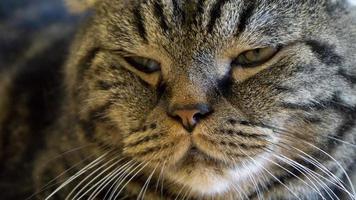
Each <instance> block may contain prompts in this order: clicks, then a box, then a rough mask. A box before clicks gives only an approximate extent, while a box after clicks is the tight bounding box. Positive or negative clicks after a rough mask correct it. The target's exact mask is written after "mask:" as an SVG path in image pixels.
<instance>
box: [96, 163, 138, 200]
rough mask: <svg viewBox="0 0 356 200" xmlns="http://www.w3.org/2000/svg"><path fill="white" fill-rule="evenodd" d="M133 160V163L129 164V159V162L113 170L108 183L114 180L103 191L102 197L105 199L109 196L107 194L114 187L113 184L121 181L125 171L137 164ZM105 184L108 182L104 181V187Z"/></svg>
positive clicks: (115, 184)
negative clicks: (104, 191) (105, 190)
mask: <svg viewBox="0 0 356 200" xmlns="http://www.w3.org/2000/svg"><path fill="white" fill-rule="evenodd" d="M133 162H134V163H133V164H130V163H131V161H130V163H126V164H124V165H123V166H121V167H120V168H119V169H117V170H116V171H115V172H114V175H113V176H112V177H111V178H110V181H109V183H110V182H112V181H114V182H113V183H112V184H111V186H110V188H109V189H108V190H107V192H106V193H105V196H104V199H106V197H109V195H111V193H110V191H111V190H113V188H114V187H115V186H117V183H118V182H119V181H121V179H122V178H123V177H124V176H125V175H126V173H125V172H126V171H129V173H130V170H131V169H132V168H135V167H134V166H135V165H137V162H136V161H133ZM107 184H108V183H106V184H105V186H104V187H106V185H107ZM104 187H103V188H104ZM115 188H116V187H115Z"/></svg>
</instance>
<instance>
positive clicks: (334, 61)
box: [305, 40, 343, 65]
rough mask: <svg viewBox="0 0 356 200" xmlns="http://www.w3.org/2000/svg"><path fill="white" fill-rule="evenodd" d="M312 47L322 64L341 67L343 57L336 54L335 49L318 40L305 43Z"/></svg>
mask: <svg viewBox="0 0 356 200" xmlns="http://www.w3.org/2000/svg"><path fill="white" fill-rule="evenodd" d="M305 43H306V44H307V45H308V46H310V47H311V50H312V51H313V53H314V54H316V56H317V57H318V59H319V60H320V62H322V63H324V64H326V65H341V64H342V60H343V59H342V57H341V56H339V55H338V54H337V53H336V52H335V47H334V46H332V45H329V44H326V43H322V42H319V41H317V40H308V41H306V42H305Z"/></svg>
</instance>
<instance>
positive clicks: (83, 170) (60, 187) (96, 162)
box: [45, 152, 110, 200]
mask: <svg viewBox="0 0 356 200" xmlns="http://www.w3.org/2000/svg"><path fill="white" fill-rule="evenodd" d="M109 153H110V152H107V153H104V154H103V155H102V156H100V157H99V158H97V159H95V160H94V161H92V162H91V163H89V164H88V165H86V166H85V167H84V168H83V169H81V170H79V171H78V172H77V173H76V174H74V175H73V176H71V177H70V178H69V179H67V180H66V181H65V182H64V183H62V184H61V185H60V186H59V187H58V188H57V189H56V190H54V191H53V192H52V193H51V194H50V195H48V196H47V197H46V199H45V200H48V199H50V198H51V197H53V196H54V195H55V194H56V193H57V192H58V191H60V190H61V189H63V188H64V187H65V186H67V185H68V184H69V183H71V182H72V181H73V180H75V179H77V178H78V177H79V176H81V175H82V174H84V173H85V172H86V171H88V170H89V169H91V168H94V167H95V166H97V165H98V164H100V163H101V162H102V161H103V160H104V158H105V156H107V155H108V154H109Z"/></svg>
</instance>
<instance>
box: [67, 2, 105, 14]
mask: <svg viewBox="0 0 356 200" xmlns="http://www.w3.org/2000/svg"><path fill="white" fill-rule="evenodd" d="M97 1H98V0H65V3H66V6H67V8H68V10H69V11H70V12H72V13H82V12H84V11H86V10H88V9H90V8H92V7H93V5H94V4H95V3H96V2H97Z"/></svg>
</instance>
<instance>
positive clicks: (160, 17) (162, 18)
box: [153, 1, 168, 32]
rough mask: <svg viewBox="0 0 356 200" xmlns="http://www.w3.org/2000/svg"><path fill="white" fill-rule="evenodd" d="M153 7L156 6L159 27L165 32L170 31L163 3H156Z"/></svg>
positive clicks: (155, 12)
mask: <svg viewBox="0 0 356 200" xmlns="http://www.w3.org/2000/svg"><path fill="white" fill-rule="evenodd" d="M153 6H154V15H155V16H156V18H157V19H158V20H159V25H160V26H161V28H162V29H163V31H164V32H166V31H167V30H168V25H167V22H166V18H165V14H164V12H163V8H162V3H161V2H158V1H156V2H155V3H154V5H153Z"/></svg>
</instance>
